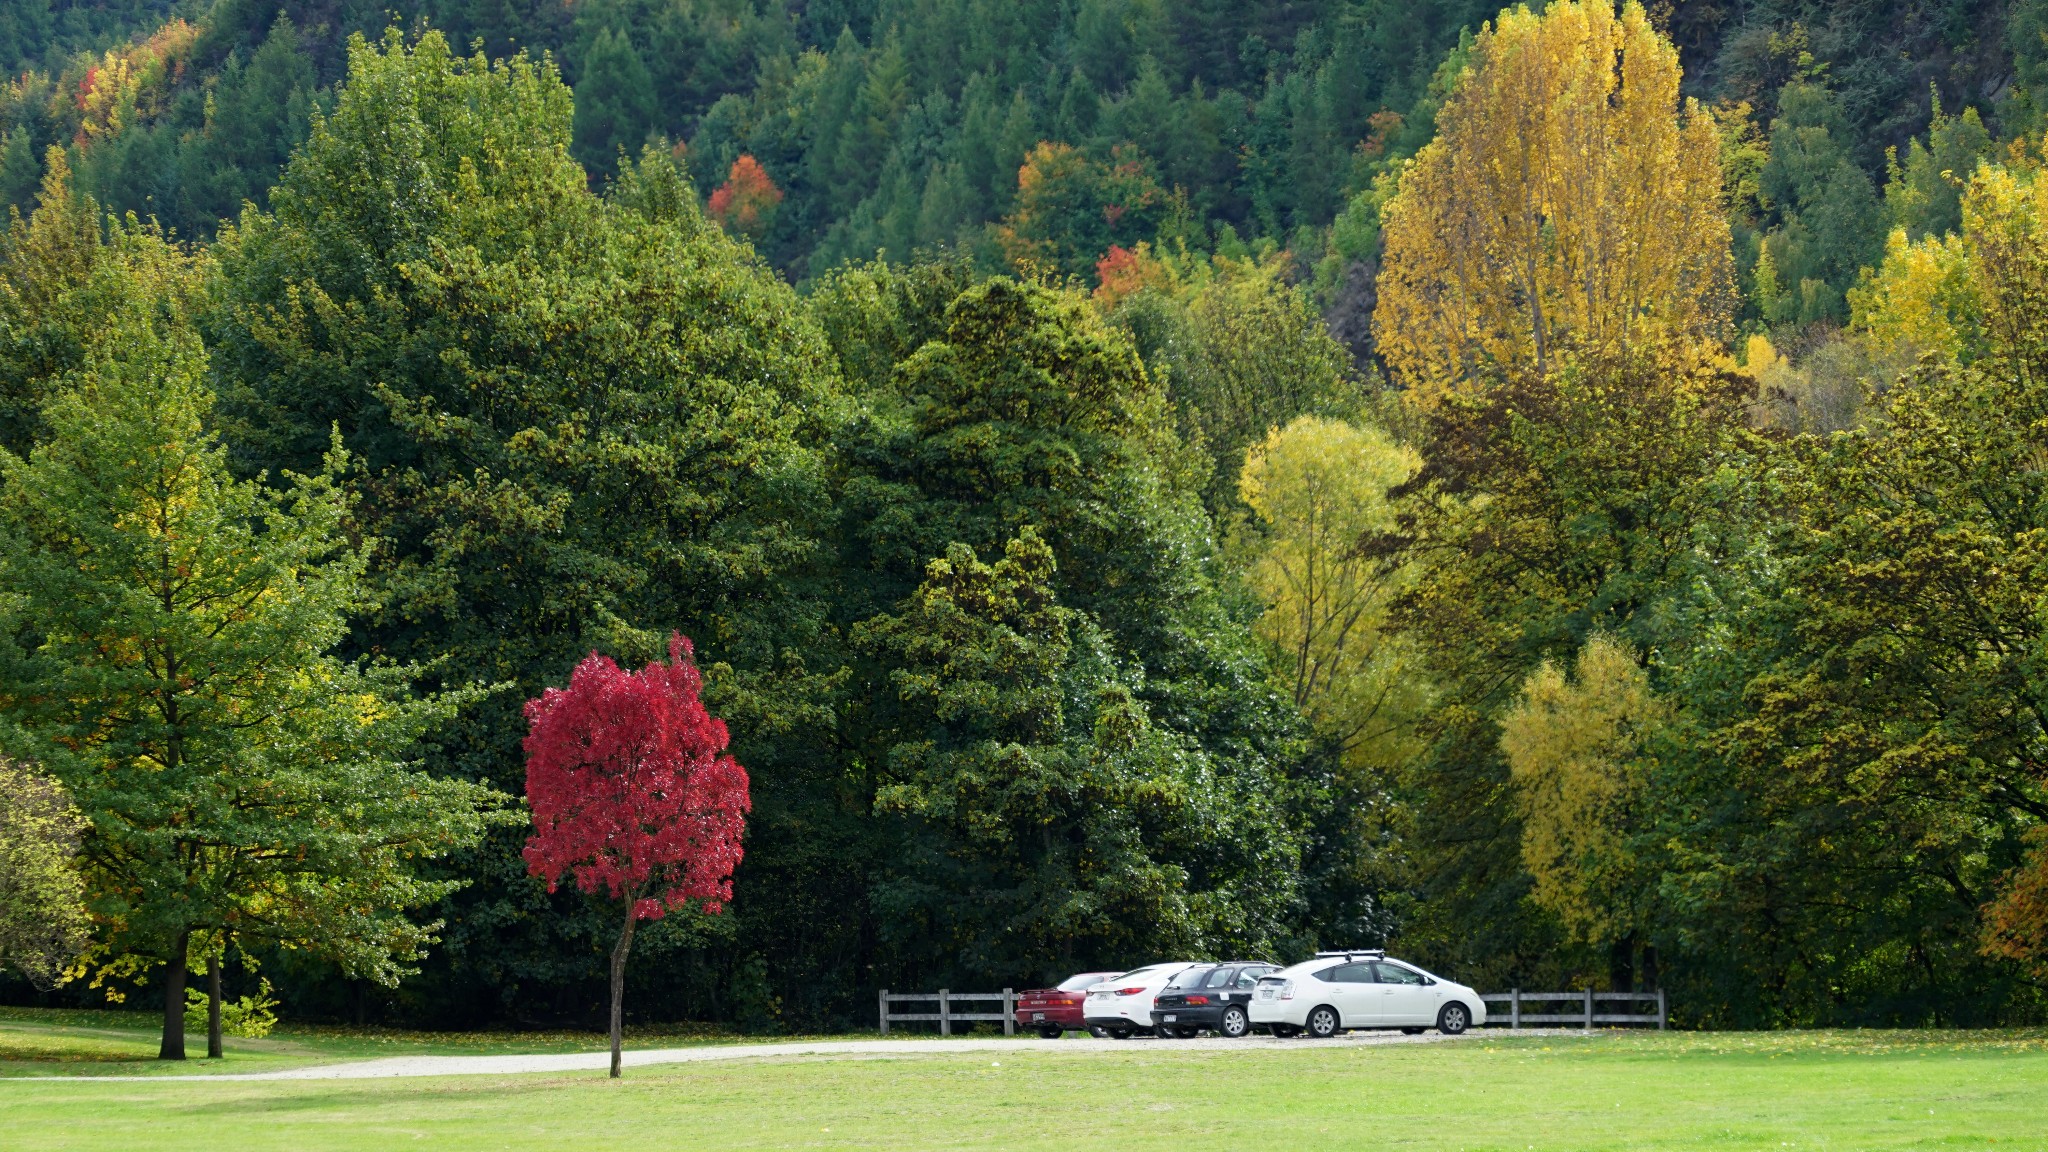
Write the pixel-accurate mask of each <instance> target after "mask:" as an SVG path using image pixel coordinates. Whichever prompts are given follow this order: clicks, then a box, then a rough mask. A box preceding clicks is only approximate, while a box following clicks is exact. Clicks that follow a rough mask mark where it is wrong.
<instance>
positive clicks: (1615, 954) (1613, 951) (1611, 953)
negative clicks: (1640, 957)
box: [1607, 936, 1636, 992]
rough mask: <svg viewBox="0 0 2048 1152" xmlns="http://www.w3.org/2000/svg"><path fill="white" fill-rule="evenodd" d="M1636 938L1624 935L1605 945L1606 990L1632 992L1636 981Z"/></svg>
mask: <svg viewBox="0 0 2048 1152" xmlns="http://www.w3.org/2000/svg"><path fill="white" fill-rule="evenodd" d="M1635 968H1636V938H1635V937H1634V936H1624V937H1622V938H1621V939H1619V940H1616V941H1615V942H1614V943H1612V944H1609V945H1608V946H1607V990H1608V991H1609V992H1633V991H1635V982H1636V974H1635Z"/></svg>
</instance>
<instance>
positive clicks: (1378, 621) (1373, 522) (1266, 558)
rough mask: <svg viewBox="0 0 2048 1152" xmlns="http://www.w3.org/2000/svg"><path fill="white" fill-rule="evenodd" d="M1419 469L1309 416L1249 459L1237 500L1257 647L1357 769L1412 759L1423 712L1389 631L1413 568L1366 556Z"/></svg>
mask: <svg viewBox="0 0 2048 1152" xmlns="http://www.w3.org/2000/svg"><path fill="white" fill-rule="evenodd" d="M1420 466H1421V460H1420V458H1419V457H1417V456H1416V454H1415V453H1414V452H1413V451H1412V450H1411V449H1408V448H1406V447H1403V446H1401V445H1399V444H1397V443H1395V442H1394V440H1393V438H1392V437H1389V436H1388V435H1387V434H1386V433H1384V432H1381V431H1379V430H1378V429H1375V428H1363V427H1360V426H1358V425H1355V424H1351V423H1347V422H1345V421H1342V420H1330V419H1324V418H1321V417H1316V416H1302V417H1299V418H1297V419H1296V420H1294V421H1293V422H1292V423H1290V424H1288V425H1287V427H1285V428H1283V429H1276V430H1274V431H1273V432H1271V433H1269V434H1268V435H1267V436H1266V438H1265V439H1264V440H1263V441H1261V442H1260V443H1258V444H1257V445H1255V446H1253V447H1252V448H1251V450H1250V451H1248V452H1247V453H1246V455H1245V462H1244V469H1243V472H1242V473H1241V475H1240V478H1239V484H1238V494H1239V495H1240V496H1241V497H1242V498H1243V500H1244V502H1245V504H1246V505H1248V506H1249V507H1250V509H1251V511H1252V515H1253V517H1254V526H1253V529H1252V530H1253V533H1254V535H1255V538H1256V544H1255V545H1254V547H1255V549H1256V551H1255V556H1254V558H1253V560H1252V562H1251V564H1250V567H1249V575H1250V579H1251V584H1252V587H1253V589H1254V590H1255V591H1256V592H1257V593H1258V594H1259V595H1260V596H1261V597H1262V598H1263V600H1264V601H1265V603H1266V605H1267V607H1266V611H1265V613H1264V614H1263V615H1261V616H1260V617H1259V620H1258V623H1257V626H1256V627H1257V630H1258V634H1259V636H1260V637H1261V638H1262V639H1263V640H1264V641H1265V642H1266V643H1267V644H1268V645H1269V646H1270V647H1271V649H1272V651H1273V652H1274V654H1275V655H1276V657H1277V660H1276V661H1275V665H1276V667H1278V668H1279V669H1280V671H1281V674H1282V675H1283V677H1284V678H1285V679H1286V682H1287V687H1288V688H1289V690H1290V691H1291V692H1292V693H1293V695H1294V702H1295V704H1296V705H1298V706H1299V707H1300V708H1301V710H1302V712H1303V713H1304V714H1305V715H1307V716H1308V718H1309V720H1310V722H1311V723H1312V724H1313V725H1314V726H1315V729H1316V731H1317V732H1318V733H1319V734H1320V735H1322V736H1323V737H1325V738H1326V739H1329V740H1330V741H1332V742H1333V743H1334V744H1335V745H1336V746H1337V747H1338V748H1339V749H1340V750H1341V752H1342V755H1343V758H1344V761H1345V763H1346V764H1347V765H1348V766H1350V767H1353V768H1385V767H1391V766H1393V765H1395V764H1397V763H1398V762H1399V761H1400V760H1401V759H1402V758H1403V757H1405V756H1406V755H1407V754H1408V753H1409V752H1411V751H1413V742H1414V739H1415V735H1414V732H1415V728H1414V725H1415V721H1416V720H1417V719H1418V718H1419V717H1420V715H1421V713H1422V710H1423V708H1424V706H1425V705H1426V703H1427V700H1428V693H1427V687H1426V684H1427V682H1426V681H1425V680H1424V679H1423V677H1422V675H1421V671H1420V667H1419V661H1418V660H1417V659H1416V656H1415V654H1414V652H1413V650H1412V648H1411V646H1410V645H1409V644H1408V643H1407V642H1406V641H1405V640H1404V639H1403V638H1402V637H1401V636H1399V635H1398V634H1397V633H1396V632H1395V631H1394V630H1393V629H1392V628H1390V627H1389V626H1388V621H1387V613H1388V609H1389V607H1390V606H1391V604H1392V601H1393V598H1394V597H1395V596H1396V595H1397V594H1398V593H1400V592H1401V591H1403V590H1404V589H1405V588H1407V587H1408V586H1409V584H1410V583H1411V582H1412V580H1413V571H1412V567H1411V566H1410V565H1407V564H1404V563H1401V562H1400V561H1398V560H1397V559H1395V558H1390V557H1388V556H1384V555H1378V554H1371V553H1369V552H1368V551H1367V550H1365V549H1362V548H1361V547H1360V544H1361V542H1362V541H1364V540H1365V539H1366V538H1368V537H1369V536H1371V535H1373V534H1375V533H1382V532H1386V531H1388V530H1389V529H1391V528H1392V527H1393V526H1394V517H1393V510H1392V508H1391V507H1390V506H1389V504H1388V501H1387V492H1388V491H1389V490H1390V489H1392V488H1393V487H1395V486H1396V485H1399V484H1401V483H1403V482H1404V481H1406V480H1408V479H1409V478H1410V477H1412V476H1413V475H1414V474H1415V471H1416V469H1417V468H1419V467H1420Z"/></svg>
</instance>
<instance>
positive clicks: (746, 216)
mask: <svg viewBox="0 0 2048 1152" xmlns="http://www.w3.org/2000/svg"><path fill="white" fill-rule="evenodd" d="M781 203H782V189H780V188H777V187H776V186H775V181H773V180H770V179H769V178H768V173H767V171H766V170H765V169H763V168H762V167H761V163H760V161H758V160H755V159H754V158H753V157H752V156H741V157H740V158H739V159H737V160H735V161H733V162H732V171H731V172H728V173H727V174H726V177H725V183H723V184H720V185H719V186H718V187H717V189H716V190H714V191H713V192H712V193H711V205H710V212H711V215H712V218H713V219H715V220H717V221H718V222H719V223H720V224H723V225H725V226H726V227H727V228H728V229H730V230H732V231H735V232H744V233H746V234H747V235H749V236H754V235H758V234H759V233H760V232H761V230H762V229H763V228H765V227H766V226H767V224H768V220H769V218H770V217H771V216H773V215H774V214H775V207H776V205H778V204H781Z"/></svg>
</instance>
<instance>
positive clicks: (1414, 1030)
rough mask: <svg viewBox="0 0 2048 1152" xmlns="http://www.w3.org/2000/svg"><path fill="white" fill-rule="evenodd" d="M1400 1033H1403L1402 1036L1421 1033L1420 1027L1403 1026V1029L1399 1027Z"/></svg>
mask: <svg viewBox="0 0 2048 1152" xmlns="http://www.w3.org/2000/svg"><path fill="white" fill-rule="evenodd" d="M1401 1035H1403V1036H1420V1035H1422V1029H1420V1028H1403V1029H1401Z"/></svg>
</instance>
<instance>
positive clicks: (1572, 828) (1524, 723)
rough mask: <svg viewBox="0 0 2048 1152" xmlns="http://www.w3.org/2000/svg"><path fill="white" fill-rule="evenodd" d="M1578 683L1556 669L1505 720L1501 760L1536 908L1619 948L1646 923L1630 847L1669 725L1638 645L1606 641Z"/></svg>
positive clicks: (1585, 656) (1593, 651) (1579, 933)
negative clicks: (1518, 815)
mask: <svg viewBox="0 0 2048 1152" xmlns="http://www.w3.org/2000/svg"><path fill="white" fill-rule="evenodd" d="M1573 672H1574V673H1575V676H1573V677H1571V678H1567V677H1566V675H1565V672H1564V669H1562V668H1560V667H1558V666H1557V665H1556V664H1555V663H1552V662H1550V661H1548V660H1546V661H1544V662H1543V663H1542V664H1541V665H1540V666H1538V667H1537V669H1536V670H1535V671H1534V672H1531V673H1530V674H1529V676H1528V678H1527V679H1526V680H1524V681H1523V682H1522V691H1521V695H1520V696H1519V697H1518V698H1517V699H1516V701H1515V703H1514V706H1513V707H1511V708H1509V709H1508V711H1507V713H1506V714H1505V715H1503V716H1502V717H1501V722H1500V729H1501V737H1500V743H1501V751H1503V752H1505V753H1506V754H1507V758H1508V765H1509V767H1510V768H1511V769H1512V771H1513V773H1514V781H1515V791H1516V793H1517V795H1518V796H1519V797H1520V800H1521V808H1522V863H1523V864H1524V865H1525V866H1526V867H1527V868H1528V869H1529V875H1530V876H1531V877H1533V878H1534V880H1535V882H1536V887H1535V899H1536V902H1537V903H1538V904H1540V905H1542V906H1543V907H1544V908H1547V909H1549V910H1550V911H1551V912H1553V913H1555V914H1556V915H1557V917H1558V919H1560V920H1562V921H1563V922H1564V925H1565V927H1566V929H1567V930H1569V931H1570V932H1571V933H1572V934H1573V935H1574V936H1576V937H1578V938H1580V939H1584V940H1587V941H1590V942H1593V943H1614V942H1616V941H1624V940H1628V939H1630V938H1631V937H1632V936H1634V935H1635V933H1636V932H1637V930H1638V929H1639V928H1640V927H1641V926H1642V925H1641V923H1640V922H1641V919H1642V916H1641V903H1642V900H1641V897H1642V890H1643V885H1642V884H1641V883H1639V876H1638V869H1637V867H1636V861H1635V855H1634V853H1633V851H1632V850H1631V848H1630V845H1629V838H1630V836H1631V834H1632V833H1633V831H1634V817H1635V814H1636V810H1637V809H1638V808H1639V807H1640V801H1641V798H1642V792H1643V785H1644V780H1643V776H1644V769H1645V766H1646V762H1647V761H1646V758H1645V755H1644V747H1643V744H1644V740H1645V738H1646V737H1647V736H1648V735H1649V733H1651V732H1652V731H1654V730H1655V729H1656V728H1657V727H1658V726H1659V725H1660V724H1661V723H1662V722H1663V718H1664V708H1663V705H1662V704H1661V703H1660V702H1659V701H1658V700H1657V699H1656V697H1655V696H1653V695H1652V694H1651V692H1650V680H1649V676H1648V675H1647V674H1645V673H1644V671H1643V669H1642V667H1641V665H1639V664H1637V663H1636V658H1635V653H1634V652H1633V651H1631V650H1630V649H1629V646H1628V645H1627V644H1626V643H1624V642H1622V641H1620V640H1616V639H1614V638H1613V637H1611V636H1606V635H1596V636H1594V637H1593V638H1592V639H1591V640H1589V641H1587V642H1586V646H1585V647H1584V648H1582V649H1580V651H1579V658H1578V661H1577V666H1576V667H1575V668H1574V669H1573Z"/></svg>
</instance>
